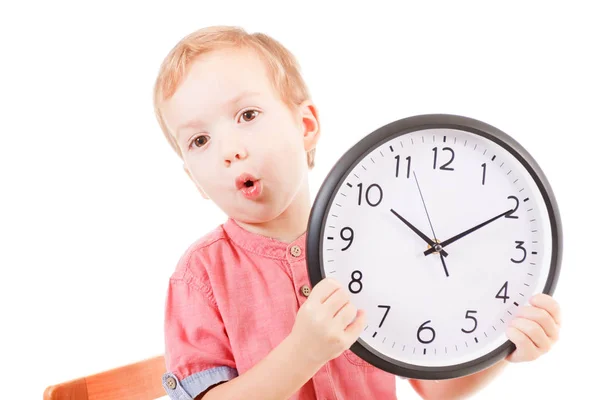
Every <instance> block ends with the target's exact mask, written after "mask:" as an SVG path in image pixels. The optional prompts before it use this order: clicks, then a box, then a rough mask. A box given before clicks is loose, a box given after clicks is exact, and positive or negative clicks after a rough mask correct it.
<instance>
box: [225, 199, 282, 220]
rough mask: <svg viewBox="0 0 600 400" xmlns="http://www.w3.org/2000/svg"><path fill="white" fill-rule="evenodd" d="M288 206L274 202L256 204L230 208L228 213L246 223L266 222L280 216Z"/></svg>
mask: <svg viewBox="0 0 600 400" xmlns="http://www.w3.org/2000/svg"><path fill="white" fill-rule="evenodd" d="M285 209H286V207H285V206H284V205H277V206H274V205H272V204H254V205H250V206H247V207H245V208H243V209H236V210H230V211H231V212H228V213H227V215H229V216H230V217H231V218H233V219H235V220H236V221H240V222H243V223H246V224H264V223H267V222H271V221H273V220H274V219H276V218H277V217H279V216H280V215H281V214H282V213H283V212H284V211H285Z"/></svg>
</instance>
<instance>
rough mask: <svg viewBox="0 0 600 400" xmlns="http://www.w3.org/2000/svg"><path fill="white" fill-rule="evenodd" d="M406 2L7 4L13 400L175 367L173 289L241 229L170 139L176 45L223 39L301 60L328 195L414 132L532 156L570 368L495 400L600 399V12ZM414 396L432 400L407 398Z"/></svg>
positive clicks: (4, 214)
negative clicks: (165, 110) (557, 233)
mask: <svg viewBox="0 0 600 400" xmlns="http://www.w3.org/2000/svg"><path fill="white" fill-rule="evenodd" d="M323 3H324V2H323ZM391 3H392V2H389V3H379V2H376V1H368V2H357V3H356V5H349V4H350V3H348V2H344V3H343V4H344V5H343V6H341V5H340V6H333V5H331V6H323V5H322V4H319V3H317V2H311V1H302V2H291V1H290V2H271V3H268V4H267V3H264V2H260V1H252V2H237V3H235V4H234V3H232V2H227V1H223V2H217V1H203V2H199V1H195V2H189V3H184V2H173V1H171V2H161V3H150V2H144V3H141V2H140V3H139V4H134V3H133V2H129V3H127V2H112V3H111V2H99V3H91V2H73V3H72V4H68V3H65V2H56V1H54V2H41V1H40V2H37V3H26V2H12V3H9V2H6V3H3V5H2V6H0V52H1V53H0V129H1V131H0V190H1V195H0V240H1V241H0V268H1V271H2V275H0V276H1V278H0V307H1V316H2V322H1V330H0V335H2V336H1V338H0V346H1V349H0V351H1V352H0V357H1V359H2V366H1V367H0V369H1V375H2V377H3V385H2V395H1V396H0V397H2V398H41V396H42V393H43V390H44V388H45V387H46V386H48V385H50V384H54V383H58V382H61V381H64V380H70V379H74V378H77V377H80V376H83V375H87V374H92V373H96V372H99V371H102V370H105V369H110V368H114V367H116V366H120V365H123V364H127V363H130V362H134V361H137V360H140V359H144V358H147V357H151V356H154V355H157V354H161V353H162V352H163V332H162V323H163V305H164V296H165V290H166V284H167V279H168V277H169V275H170V273H171V272H172V270H173V268H174V266H175V263H176V262H177V260H178V258H179V257H180V256H181V254H182V252H183V251H184V250H185V249H186V248H187V246H188V245H189V244H191V242H193V241H194V240H195V239H197V238H198V237H200V236H201V235H203V234H204V233H206V232H207V231H208V230H210V229H212V228H213V227H214V226H215V225H216V224H218V223H220V222H221V221H222V220H223V218H224V216H223V214H221V212H220V211H219V210H218V209H217V208H216V207H215V206H214V205H212V204H210V203H209V202H207V201H204V200H202V198H201V197H200V195H199V194H198V193H197V191H196V189H195V187H194V186H193V185H192V183H191V181H189V179H188V178H187V176H186V175H185V173H184V172H183V169H182V167H181V163H180V161H179V159H178V158H177V156H176V155H175V153H174V152H172V150H171V149H170V148H169V146H168V144H167V142H166V141H165V139H164V138H163V137H162V134H161V132H160V130H159V127H158V125H157V123H156V121H155V118H154V115H153V110H152V85H153V83H154V79H155V76H156V72H157V70H158V67H159V64H160V62H161V61H162V59H163V57H164V56H165V55H166V54H167V52H168V51H169V50H170V49H171V47H172V46H173V45H175V43H176V42H177V41H178V40H179V39H180V38H181V37H182V36H184V35H185V34H187V33H189V32H191V31H193V30H195V29H197V28H200V27H203V26H206V25H213V24H227V25H241V26H243V27H244V28H246V29H247V30H249V31H262V32H265V33H268V34H270V35H272V36H273V37H275V38H276V39H278V40H279V41H281V42H282V43H283V44H284V45H286V46H287V47H288V48H289V49H290V50H291V51H292V52H293V53H294V54H295V55H296V56H297V57H298V59H299V61H300V63H301V65H302V68H303V71H304V75H305V78H306V80H307V82H308V84H309V85H310V88H311V91H312V94H313V98H314V100H315V102H316V104H317V105H318V107H319V110H320V112H321V122H322V132H323V136H322V140H321V142H320V144H319V147H318V150H317V166H316V168H315V170H314V171H313V172H312V174H311V184H312V193H313V196H314V194H315V193H316V191H317V190H318V188H319V185H320V183H321V182H322V180H323V179H324V177H325V175H326V174H327V172H328V171H329V169H330V168H331V167H332V166H333V164H334V163H335V161H336V160H337V159H338V157H340V156H341V155H342V153H343V152H345V151H346V150H347V149H348V148H349V147H350V146H351V145H352V144H354V143H355V142H356V141H358V140H359V139H360V138H362V137H363V136H364V135H366V134H368V133H370V132H371V131H372V130H374V129H376V128H378V127H380V126H381V125H383V124H386V123H388V122H391V121H393V120H396V119H399V118H403V117H406V116H409V115H413V114H421V113H432V112H444V113H456V114H462V115H466V116H470V117H473V118H477V119H481V120H483V121H485V122H487V123H490V124H492V125H495V126H497V127H498V128H500V129H502V130H504V131H505V132H507V133H508V134H509V135H511V136H513V137H514V138H515V139H517V140H518V141H519V142H520V143H521V144H522V145H523V146H524V147H525V148H526V149H527V150H528V151H529V152H530V153H531V154H532V155H533V156H534V157H535V158H536V160H537V161H538V162H539V164H540V165H541V166H542V168H543V170H544V171H545V172H546V174H547V176H548V178H549V180H550V182H551V184H552V186H553V189H554V191H555V194H556V197H557V199H558V204H559V207H560V210H561V213H562V217H563V225H564V226H563V227H564V232H565V253H564V259H563V269H562V274H561V278H560V281H559V283H558V288H557V291H556V298H557V299H558V300H559V302H560V304H561V306H562V307H563V312H564V327H563V329H562V337H561V339H560V341H559V343H558V344H557V345H556V346H555V347H554V348H553V349H552V351H551V352H550V353H548V354H547V355H545V356H543V357H542V358H541V359H539V360H538V361H535V362H532V363H525V364H518V365H512V366H510V367H509V368H508V369H507V370H506V371H505V373H504V374H503V375H502V376H500V377H499V378H498V379H497V380H495V381H494V382H493V383H492V384H491V385H490V386H488V387H487V388H485V390H484V391H483V392H481V393H480V394H479V395H478V396H476V398H481V399H506V398H511V399H530V398H532V399H533V398H544V397H552V398H566V397H568V396H572V395H573V390H574V388H579V389H581V390H582V391H585V392H586V393H587V392H589V393H593V392H595V388H596V384H595V382H594V380H595V379H596V373H594V371H593V370H594V369H595V368H597V367H596V365H595V363H596V361H597V359H598V357H599V356H600V354H599V353H598V344H597V341H596V337H597V333H598V331H597V327H598V324H597V314H596V310H597V306H598V304H599V301H598V290H597V288H596V285H597V281H598V279H599V278H600V272H599V268H598V267H600V262H598V255H597V251H596V249H597V245H596V244H595V242H596V241H597V240H598V235H597V232H596V230H597V228H598V223H599V222H600V221H599V218H598V214H599V211H598V204H599V200H600V199H599V197H598V194H597V193H598V189H597V187H596V186H597V183H598V181H599V179H598V171H599V169H600V168H599V167H598V165H599V164H598V163H599V161H598V154H599V153H598V150H599V145H600V140H599V138H598V137H599V135H598V134H599V129H598V118H597V115H598V112H599V111H600V99H599V96H600V95H599V93H600V80H599V74H598V71H600V61H599V59H598V48H599V47H598V46H599V45H598V38H600V27H599V25H598V12H597V11H593V10H597V5H594V8H592V2H589V3H583V2H576V1H569V2H561V4H562V6H560V7H559V6H556V5H553V4H555V3H552V2H547V1H546V2H539V3H534V2H523V1H521V2H514V3H511V2H506V1H504V2H501V3H500V2H498V3H496V4H497V5H492V4H491V2H485V4H484V2H472V3H463V2H457V1H453V2H440V3H437V4H432V3H430V2H418V3H417V2H414V3H415V4H408V3H404V2H402V3H400V2H394V4H396V3H400V4H402V5H395V6H391V5H388V4H391ZM328 4H329V3H328ZM339 4H342V3H341V2H340V3H339ZM398 396H399V398H402V399H416V398H418V397H417V395H416V394H415V393H414V392H412V391H411V389H410V387H409V385H408V384H407V383H406V382H399V384H398ZM582 396H583V395H581V394H579V395H577V397H578V398H579V397H582Z"/></svg>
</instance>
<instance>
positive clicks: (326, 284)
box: [309, 278, 342, 303]
mask: <svg viewBox="0 0 600 400" xmlns="http://www.w3.org/2000/svg"><path fill="white" fill-rule="evenodd" d="M341 287H342V285H341V284H340V283H339V282H338V281H336V280H335V279H332V278H325V279H322V280H321V281H319V282H318V283H317V284H316V285H315V287H314V288H313V289H312V290H311V293H310V296H309V300H312V301H315V300H316V301H318V302H319V303H324V302H325V301H326V300H327V299H328V298H329V296H331V295H332V294H333V293H334V292H335V291H336V290H338V289H339V288H341Z"/></svg>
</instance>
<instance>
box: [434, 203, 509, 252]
mask: <svg viewBox="0 0 600 400" xmlns="http://www.w3.org/2000/svg"><path fill="white" fill-rule="evenodd" d="M512 211H513V210H512V209H510V210H508V211H504V212H503V213H502V214H498V215H496V216H495V217H493V218H490V219H488V220H487V221H485V222H482V223H481V224H479V225H477V226H474V227H473V228H471V229H468V230H466V231H464V232H462V233H459V234H458V235H456V236H453V237H451V238H450V239H448V240H444V241H443V242H441V243H440V246H442V247H446V246H448V245H449V244H451V243H454V242H456V241H457V240H458V239H460V238H462V237H465V236H467V235H468V234H469V233H472V232H474V231H476V230H477V229H479V228H481V227H484V226H486V225H487V224H489V223H490V222H494V221H495V220H497V219H498V218H501V217H504V216H505V215H506V214H508V213H511V212H512ZM434 251H435V249H433V248H431V249H428V250H426V251H425V252H424V254H425V255H426V256H427V255H429V254H431V253H433V252H434Z"/></svg>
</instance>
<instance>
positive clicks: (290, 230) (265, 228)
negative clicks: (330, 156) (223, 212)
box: [237, 179, 311, 243]
mask: <svg viewBox="0 0 600 400" xmlns="http://www.w3.org/2000/svg"><path fill="white" fill-rule="evenodd" d="M310 209H311V203H310V193H309V188H308V179H304V181H303V183H302V186H301V187H300V189H299V190H298V193H296V196H295V197H294V199H293V200H292V202H291V203H290V205H289V206H288V207H287V208H286V209H285V211H284V212H282V213H281V214H280V215H278V216H277V217H276V218H275V219H272V220H271V221H267V222H263V223H259V224H247V223H243V222H239V221H237V222H238V224H239V225H240V226H242V227H243V228H244V229H246V230H248V231H249V232H254V233H258V234H260V235H263V236H268V237H271V238H273V239H277V240H280V241H282V242H285V243H290V242H293V241H294V240H296V239H297V238H298V237H300V236H301V235H302V234H303V233H304V232H306V228H307V226H308V219H309V217H310Z"/></svg>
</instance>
